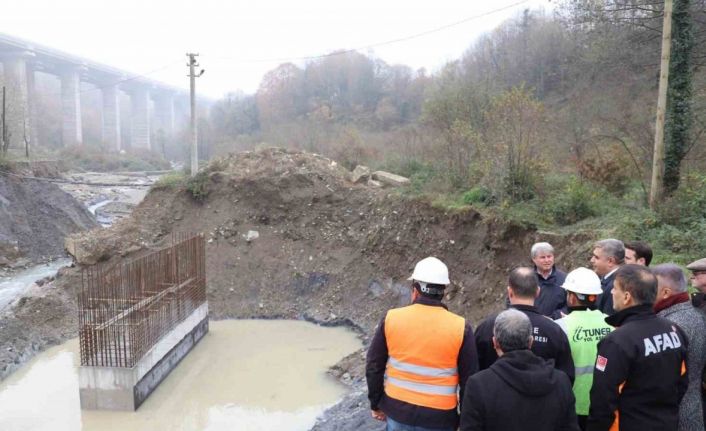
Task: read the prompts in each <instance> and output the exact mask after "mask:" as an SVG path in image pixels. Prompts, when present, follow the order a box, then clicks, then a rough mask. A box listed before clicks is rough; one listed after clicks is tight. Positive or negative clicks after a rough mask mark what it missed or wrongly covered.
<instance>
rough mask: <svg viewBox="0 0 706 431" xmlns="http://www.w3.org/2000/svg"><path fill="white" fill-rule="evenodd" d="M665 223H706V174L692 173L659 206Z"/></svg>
mask: <svg viewBox="0 0 706 431" xmlns="http://www.w3.org/2000/svg"><path fill="white" fill-rule="evenodd" d="M658 214H659V218H660V220H661V221H662V222H664V223H669V224H672V225H675V226H685V225H690V224H694V223H706V175H699V174H695V175H690V176H689V177H687V178H685V179H684V181H683V182H682V184H681V186H680V187H679V189H677V191H676V192H675V193H674V194H673V195H672V196H671V197H669V198H667V199H666V200H665V201H664V202H663V203H662V204H661V205H660V207H659V211H658Z"/></svg>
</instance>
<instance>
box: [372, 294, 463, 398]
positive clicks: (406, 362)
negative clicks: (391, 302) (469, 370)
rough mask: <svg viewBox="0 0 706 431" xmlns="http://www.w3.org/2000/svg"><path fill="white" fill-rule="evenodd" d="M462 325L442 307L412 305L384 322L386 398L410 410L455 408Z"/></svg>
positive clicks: (389, 314) (398, 311) (397, 311)
mask: <svg viewBox="0 0 706 431" xmlns="http://www.w3.org/2000/svg"><path fill="white" fill-rule="evenodd" d="M465 324H466V322H465V320H464V319H463V318H462V317H459V316H457V315H455V314H453V313H451V312H449V311H447V310H446V309H444V308H443V307H438V306H430V305H422V304H413V305H410V306H408V307H402V308H397V309H394V310H390V311H389V312H388V313H387V316H386V317H385V339H386V341H387V349H388V354H389V359H388V361H387V369H386V371H385V393H386V394H387V396H389V397H391V398H395V399H397V400H401V401H405V402H408V403H410V404H414V405H419V406H424V407H430V408H435V409H441V410H450V409H454V408H456V405H457V402H458V397H457V388H458V369H457V368H456V367H457V363H458V353H459V350H460V348H461V344H462V343H463V332H464V329H465Z"/></svg>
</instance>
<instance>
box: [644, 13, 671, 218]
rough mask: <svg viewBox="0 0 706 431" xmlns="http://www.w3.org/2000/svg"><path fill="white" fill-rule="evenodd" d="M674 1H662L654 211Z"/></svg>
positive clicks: (659, 182)
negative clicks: (662, 20) (662, 21)
mask: <svg viewBox="0 0 706 431" xmlns="http://www.w3.org/2000/svg"><path fill="white" fill-rule="evenodd" d="M673 1H674V0H665V1H664V23H663V24H662V61H661V65H660V72H659V94H658V96H657V120H656V124H655V147H654V154H653V156H652V184H651V187H650V199H649V203H650V208H652V209H655V208H656V207H657V203H658V202H659V201H660V199H661V198H662V194H663V190H664V185H663V184H662V182H663V179H664V120H665V118H664V117H665V112H666V110H667V85H668V84H669V59H670V56H671V52H672V5H673Z"/></svg>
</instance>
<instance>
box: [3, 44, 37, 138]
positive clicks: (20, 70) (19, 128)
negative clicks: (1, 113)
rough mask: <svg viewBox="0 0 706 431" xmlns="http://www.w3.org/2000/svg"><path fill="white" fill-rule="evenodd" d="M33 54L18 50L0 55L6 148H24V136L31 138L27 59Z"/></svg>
mask: <svg viewBox="0 0 706 431" xmlns="http://www.w3.org/2000/svg"><path fill="white" fill-rule="evenodd" d="M33 56H34V54H32V53H30V52H18V53H8V54H6V55H4V56H3V57H2V63H3V72H4V81H5V106H6V111H5V121H6V122H7V133H8V137H9V139H8V140H9V142H10V144H9V147H8V148H16V149H19V148H24V145H25V137H27V138H28V139H31V133H32V132H31V129H30V109H29V94H28V87H27V77H28V70H29V69H28V66H27V59H29V58H31V57H33ZM0 97H1V96H0ZM0 109H1V108H0Z"/></svg>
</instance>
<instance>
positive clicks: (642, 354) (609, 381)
mask: <svg viewBox="0 0 706 431" xmlns="http://www.w3.org/2000/svg"><path fill="white" fill-rule="evenodd" d="M606 322H607V323H608V324H610V325H613V326H615V327H616V328H617V329H616V330H615V331H613V332H612V333H610V334H609V335H608V336H606V337H605V338H604V339H603V340H602V341H601V342H599V343H598V358H597V359H596V366H595V368H594V370H593V387H592V388H591V409H590V413H589V416H588V423H587V424H588V430H589V431H596V430H601V431H603V430H609V429H615V430H618V429H619V430H620V431H647V430H650V431H652V430H665V431H667V430H676V429H677V423H678V415H679V402H680V401H681V399H682V397H683V396H684V393H685V392H686V387H687V385H688V379H687V376H686V351H687V338H686V336H685V335H684V333H683V332H682V330H681V329H680V328H679V327H678V326H676V325H675V324H674V323H672V322H670V321H669V320H667V319H664V318H661V317H658V316H656V315H655V314H654V312H653V311H652V305H651V304H649V305H639V306H636V307H631V308H627V309H625V310H622V311H620V312H618V313H616V314H614V315H612V316H610V317H608V318H606Z"/></svg>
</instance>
